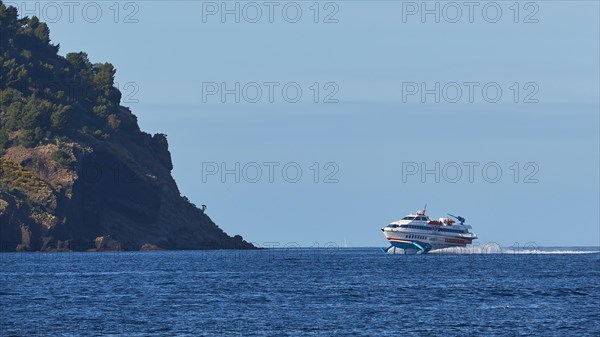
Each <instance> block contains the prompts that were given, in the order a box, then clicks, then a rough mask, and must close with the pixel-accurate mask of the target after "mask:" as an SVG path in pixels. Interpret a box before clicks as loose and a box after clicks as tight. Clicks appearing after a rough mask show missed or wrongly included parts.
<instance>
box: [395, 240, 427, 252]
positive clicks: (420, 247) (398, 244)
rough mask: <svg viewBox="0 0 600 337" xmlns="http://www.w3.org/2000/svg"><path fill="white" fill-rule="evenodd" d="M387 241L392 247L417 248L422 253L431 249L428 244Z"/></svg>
mask: <svg viewBox="0 0 600 337" xmlns="http://www.w3.org/2000/svg"><path fill="white" fill-rule="evenodd" d="M389 243H390V244H391V245H392V246H394V247H398V248H402V249H418V250H421V251H422V252H423V253H427V252H428V251H430V250H431V245H430V244H423V245H420V244H418V243H416V242H413V243H407V242H398V241H389Z"/></svg>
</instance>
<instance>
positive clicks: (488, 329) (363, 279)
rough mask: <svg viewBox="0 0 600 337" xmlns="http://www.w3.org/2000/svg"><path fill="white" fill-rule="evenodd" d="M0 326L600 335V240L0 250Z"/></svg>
mask: <svg viewBox="0 0 600 337" xmlns="http://www.w3.org/2000/svg"><path fill="white" fill-rule="evenodd" d="M0 308H1V311H0V336H27V337H30V336H128V337H134V336H371V337H374V336H600V248H598V247H595V248H594V247H592V248H569V247H550V248H536V249H533V250H527V249H516V250H515V249H500V250H499V251H486V250H479V251H468V250H465V251H460V250H450V251H443V252H437V253H435V252H432V253H430V254H426V255H404V254H391V253H387V254H386V253H383V252H382V251H381V250H380V249H379V248H334V249H333V248H332V249H327V248H320V249H308V248H307V249H302V248H294V249H284V248H282V249H263V250H254V251H160V252H103V253H92V252H87V253H75V252H72V253H68V252H65V253H3V254H0Z"/></svg>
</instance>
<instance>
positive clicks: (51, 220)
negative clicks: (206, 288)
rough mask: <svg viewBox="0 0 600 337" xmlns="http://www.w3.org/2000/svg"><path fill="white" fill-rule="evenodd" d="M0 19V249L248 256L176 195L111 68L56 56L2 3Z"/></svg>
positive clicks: (153, 141) (164, 161)
mask: <svg viewBox="0 0 600 337" xmlns="http://www.w3.org/2000/svg"><path fill="white" fill-rule="evenodd" d="M0 18H1V21H0V24H1V25H2V27H0V29H1V31H0V35H1V39H0V47H1V50H0V63H2V65H3V68H2V72H1V73H0V76H1V77H0V90H1V91H0V122H1V125H0V126H1V128H0V251H36V250H42V251H53V250H59V251H60V250H77V251H80V250H150V249H250V248H253V246H252V245H251V244H249V243H247V242H246V241H244V240H243V239H242V237H240V236H237V235H236V236H234V237H230V236H228V235H227V234H226V233H225V232H223V231H222V230H221V229H220V228H219V227H218V226H217V225H216V224H215V223H214V222H212V220H211V219H210V218H209V217H208V216H207V215H206V214H204V212H203V210H201V209H198V208H197V207H196V206H195V205H193V204H192V203H190V202H189V201H188V200H187V198H185V197H182V196H181V195H180V192H179V189H178V188H177V185H176V183H175V181H174V180H173V178H172V176H171V170H172V169H173V164H172V162H171V154H170V153H169V149H168V143H167V139H166V137H165V136H164V135H162V134H156V135H154V136H151V135H149V134H147V133H144V132H142V131H141V130H140V129H139V127H138V124H137V118H136V117H135V116H134V115H133V114H132V113H131V112H130V111H129V110H128V109H127V108H125V107H122V106H120V105H119V104H118V103H119V101H120V93H119V92H118V90H117V89H115V88H114V86H113V81H114V73H115V70H114V68H112V65H110V64H95V65H92V64H91V63H89V61H88V59H87V55H85V54H84V53H78V54H69V55H67V57H66V58H64V57H61V56H59V55H58V54H57V51H58V46H53V45H51V44H50V43H49V41H50V39H49V32H48V28H47V26H46V25H45V24H43V23H40V22H39V21H38V20H37V19H36V18H32V19H22V20H18V19H17V18H16V10H14V8H11V7H8V8H7V7H5V6H4V5H3V4H2V3H1V2H0ZM67 83H77V85H76V86H75V87H76V88H81V87H83V86H89V88H87V87H86V90H81V91H77V90H75V92H73V91H72V90H71V92H68V91H67V90H65V89H64V87H66V86H67ZM50 84H51V85H50ZM65 93H66V94H65Z"/></svg>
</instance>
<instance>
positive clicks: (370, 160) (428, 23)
mask: <svg viewBox="0 0 600 337" xmlns="http://www.w3.org/2000/svg"><path fill="white" fill-rule="evenodd" d="M5 3H6V4H16V5H17V6H18V7H19V8H20V10H21V13H22V14H27V15H30V16H31V15H37V16H39V17H41V19H42V20H43V21H46V22H47V23H48V24H49V27H50V30H51V38H52V42H53V43H60V47H61V48H60V53H61V54H63V55H65V54H66V53H68V52H72V51H86V52H87V53H88V54H89V56H90V59H91V60H92V61H93V62H111V63H112V64H114V65H115V67H116V68H117V76H116V79H117V82H118V84H117V85H118V87H119V88H120V89H121V91H122V92H123V99H122V105H124V106H127V107H130V108H131V109H132V111H133V112H134V113H135V114H136V115H137V116H138V119H139V124H140V126H141V128H142V129H143V130H144V131H146V132H149V133H158V132H160V133H165V134H167V136H168V139H169V144H170V151H171V154H172V157H173V163H174V166H175V168H174V170H173V176H174V177H175V179H176V181H177V183H178V185H179V188H180V190H181V192H182V194H183V195H186V196H187V197H189V198H190V200H192V201H193V202H194V203H196V204H198V205H200V204H205V205H207V207H208V208H207V213H208V214H209V215H210V216H211V218H212V219H213V220H214V221H215V222H216V223H217V224H218V225H219V226H220V227H221V228H223V229H224V230H225V231H226V232H228V233H229V234H231V235H233V234H240V235H242V236H243V237H244V238H245V239H246V240H248V241H251V242H254V243H256V244H258V245H261V246H286V245H293V244H299V245H301V246H312V247H316V246H326V245H332V244H336V245H343V244H344V242H346V243H347V244H348V246H385V245H386V242H385V239H384V237H383V235H382V234H381V231H380V228H381V227H384V226H385V225H386V224H388V223H389V222H391V221H394V220H397V219H399V218H401V217H403V216H404V215H406V214H408V213H410V212H414V211H416V210H419V209H421V208H422V207H423V206H424V204H427V211H428V214H429V215H430V217H432V218H438V217H443V216H446V213H452V214H457V215H461V216H463V217H465V218H466V219H467V224H470V225H472V226H473V232H475V233H477V234H478V236H479V240H478V242H479V243H478V244H479V245H486V244H495V243H497V244H499V245H501V246H524V245H528V246H531V245H538V246H598V245H600V218H599V216H600V209H599V207H600V206H599V205H600V200H599V194H600V185H599V184H600V182H599V172H600V168H599V157H600V152H599V151H600V149H599V143H600V141H599V134H600V130H599V128H600V123H599V108H600V107H599V104H600V103H599V102H600V101H599V92H600V88H599V80H600V74H599V59H600V55H599V41H600V37H599V31H600V29H599V28H600V24H599V16H600V11H599V3H598V2H597V1H533V2H519V3H517V5H515V2H513V1H498V2H487V1H485V2H479V1H474V2H472V5H465V3H466V2H447V1H441V2H436V1H428V2H420V1H419V2H410V1H404V2H402V1H330V2H327V1H321V2H317V3H315V2H314V1H296V2H291V1H284V2H279V1H273V2H250V1H241V2H237V1H227V2H222V1H218V2H211V1H204V2H201V1H121V2H115V1H96V2H77V1H71V2H60V1H59V2H27V3H25V2H22V1H18V2H15V1H12V2H11V1H5ZM423 4H424V5H423ZM223 6H225V7H223ZM423 6H425V7H423ZM24 12H27V13H24Z"/></svg>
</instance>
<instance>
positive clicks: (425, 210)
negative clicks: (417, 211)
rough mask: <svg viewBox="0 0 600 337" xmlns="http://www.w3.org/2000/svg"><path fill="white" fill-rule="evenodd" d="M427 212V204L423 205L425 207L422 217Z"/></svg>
mask: <svg viewBox="0 0 600 337" xmlns="http://www.w3.org/2000/svg"><path fill="white" fill-rule="evenodd" d="M426 212H427V203H425V207H423V215H425V213H426Z"/></svg>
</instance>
